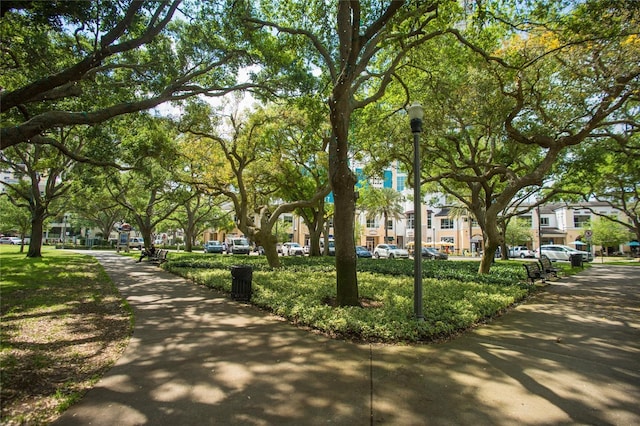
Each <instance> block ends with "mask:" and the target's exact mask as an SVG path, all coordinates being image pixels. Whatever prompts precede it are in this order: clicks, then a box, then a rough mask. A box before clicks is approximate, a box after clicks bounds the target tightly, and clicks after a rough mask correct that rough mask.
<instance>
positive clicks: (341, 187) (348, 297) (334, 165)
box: [329, 84, 360, 306]
mask: <svg viewBox="0 0 640 426" xmlns="http://www.w3.org/2000/svg"><path fill="white" fill-rule="evenodd" d="M339 86H340V84H337V85H336V88H335V89H334V92H333V93H334V95H338V96H340V95H341V97H335V98H333V99H332V100H331V101H330V102H329V107H330V110H331V124H332V127H333V135H332V136H333V137H332V143H330V146H329V174H330V177H331V187H332V189H333V196H334V205H335V211H334V215H333V229H334V240H335V245H336V299H337V304H338V305H339V306H360V301H359V298H358V277H357V274H356V247H355V241H354V239H353V231H354V226H355V214H356V199H355V184H356V177H355V175H354V173H353V172H352V171H351V169H350V168H349V152H348V151H349V149H348V148H349V146H348V136H349V132H348V128H349V121H350V117H351V107H350V103H349V99H348V94H349V91H348V90H343V91H341V90H340V89H339Z"/></svg>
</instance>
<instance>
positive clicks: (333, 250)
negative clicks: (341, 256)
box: [329, 241, 336, 256]
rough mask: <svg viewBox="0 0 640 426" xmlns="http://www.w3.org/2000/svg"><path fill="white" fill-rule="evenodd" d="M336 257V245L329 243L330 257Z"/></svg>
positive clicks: (332, 242)
mask: <svg viewBox="0 0 640 426" xmlns="http://www.w3.org/2000/svg"><path fill="white" fill-rule="evenodd" d="M335 255H336V243H335V242H334V241H329V256H335Z"/></svg>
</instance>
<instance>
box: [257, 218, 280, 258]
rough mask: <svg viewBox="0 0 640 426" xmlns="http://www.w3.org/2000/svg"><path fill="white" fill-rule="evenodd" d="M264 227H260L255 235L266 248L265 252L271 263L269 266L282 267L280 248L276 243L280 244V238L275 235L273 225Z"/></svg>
mask: <svg viewBox="0 0 640 426" xmlns="http://www.w3.org/2000/svg"><path fill="white" fill-rule="evenodd" d="M262 226H263V228H260V229H259V230H258V231H257V232H256V235H255V239H256V240H257V241H259V242H260V243H261V244H262V248H263V249H264V254H265V256H266V257H267V262H268V263H269V267H271V268H279V267H280V256H278V249H277V248H276V245H277V244H278V238H277V237H276V236H275V235H273V233H272V232H271V231H272V229H273V228H272V227H270V226H268V225H267V226H265V224H263V225H262Z"/></svg>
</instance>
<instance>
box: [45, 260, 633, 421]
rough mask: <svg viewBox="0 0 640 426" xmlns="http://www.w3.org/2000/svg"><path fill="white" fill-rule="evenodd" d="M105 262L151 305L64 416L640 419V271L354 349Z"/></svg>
mask: <svg viewBox="0 0 640 426" xmlns="http://www.w3.org/2000/svg"><path fill="white" fill-rule="evenodd" d="M94 255H95V256H96V257H97V258H98V259H99V261H100V262H101V263H102V265H104V267H105V269H106V270H107V272H108V273H109V275H110V276H111V277H112V279H113V280H114V282H115V283H116V285H117V286H118V287H119V289H120V291H121V293H122V295H123V296H124V297H126V299H127V300H128V301H129V303H130V304H131V306H132V307H133V309H134V311H135V329H134V333H133V336H132V338H131V342H130V344H129V346H128V347H127V349H126V351H125V353H124V355H123V356H122V357H121V359H120V360H119V361H118V362H117V364H116V365H115V366H114V367H113V368H112V369H111V370H110V371H109V372H108V373H107V374H106V375H105V376H104V377H103V378H102V380H100V381H99V382H98V383H97V384H96V386H95V387H94V388H93V389H92V390H91V391H89V392H88V393H87V395H86V396H85V397H84V398H83V399H82V400H81V401H80V402H79V403H77V404H76V405H74V406H72V407H71V408H70V409H69V410H67V411H66V412H65V413H64V414H63V415H62V416H61V417H60V418H59V419H58V420H57V421H56V422H55V423H54V424H57V425H119V426H123V425H124V426H126V425H171V426H174V425H287V424H288V425H327V424H333V425H372V424H376V425H378V424H387V425H474V426H475V425H514V424H518V425H541V424H545V425H575V424H580V425H639V424H640V403H639V401H640V268H639V267H621V266H607V265H598V264H595V265H593V267H591V268H589V269H587V270H585V271H584V272H582V273H581V274H579V275H577V276H574V277H570V278H564V279H562V280H559V281H556V282H554V283H552V284H551V285H549V286H548V287H546V291H545V292H542V293H541V294H539V295H538V296H536V297H534V298H533V299H531V300H530V301H529V302H528V303H526V304H523V305H520V306H518V307H517V308H516V309H514V310H513V311H511V312H509V313H508V314H507V315H504V316H503V317H501V318H499V319H497V320H495V321H493V322H491V323H490V324H488V325H485V326H482V327H479V328H477V329H476V330H474V331H472V332H470V333H468V334H466V335H464V336H462V337H460V338H458V339H455V340H454V341H452V342H447V343H441V344H431V345H419V346H391V345H367V344H353V343H348V342H343V341H335V340H331V339H327V338H325V337H323V336H319V335H315V334H313V333H311V332H308V331H304V330H300V329H297V328H295V327H292V326H290V325H289V324H288V323H286V322H283V321H281V320H278V319H277V318H274V317H272V316H270V315H268V314H265V313H263V312H261V311H259V310H257V309H254V308H253V307H251V306H249V305H246V304H242V303H237V302H233V301H230V300H229V299H228V298H226V297H225V296H224V295H223V294H220V293H218V292H215V291H212V290H209V289H206V288H203V287H199V286H195V285H193V284H191V283H190V282H188V281H186V280H184V279H182V278H178V277H176V276H173V275H171V274H169V273H166V272H164V271H162V270H160V269H159V268H157V267H155V266H152V265H149V264H148V263H141V264H136V263H134V260H133V259H131V258H127V257H124V256H118V255H115V254H113V253H101V252H96V253H94Z"/></svg>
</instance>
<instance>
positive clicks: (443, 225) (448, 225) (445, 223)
mask: <svg viewBox="0 0 640 426" xmlns="http://www.w3.org/2000/svg"><path fill="white" fill-rule="evenodd" d="M440 229H453V220H451V219H449V218H446V219H440Z"/></svg>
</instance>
